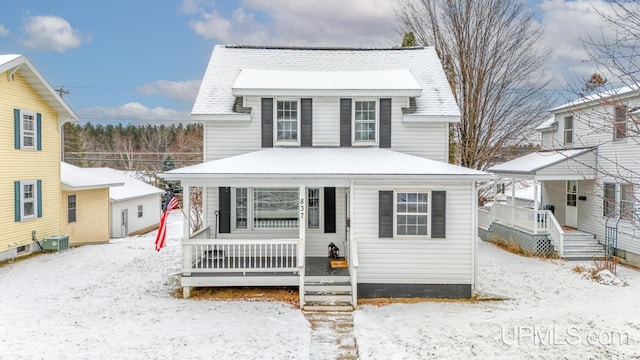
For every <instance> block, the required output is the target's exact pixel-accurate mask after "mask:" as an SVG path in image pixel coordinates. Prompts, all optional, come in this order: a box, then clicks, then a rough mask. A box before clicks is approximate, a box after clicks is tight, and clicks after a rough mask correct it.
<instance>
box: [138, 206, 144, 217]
mask: <svg viewBox="0 0 640 360" xmlns="http://www.w3.org/2000/svg"><path fill="white" fill-rule="evenodd" d="M143 216H144V208H143V206H142V205H138V217H139V218H141V217H143Z"/></svg>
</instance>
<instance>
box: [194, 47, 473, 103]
mask: <svg viewBox="0 0 640 360" xmlns="http://www.w3.org/2000/svg"><path fill="white" fill-rule="evenodd" d="M242 69H259V70H291V71H363V70H366V71H378V70H402V69H409V71H411V73H412V74H413V76H414V77H415V79H416V80H417V81H418V83H419V84H420V86H421V87H422V96H420V97H418V98H416V105H417V110H416V112H415V113H414V115H431V116H460V111H459V109H458V106H457V104H456V102H455V99H454V98H453V95H452V93H451V91H450V89H449V84H448V82H447V79H446V77H445V74H444V71H443V70H442V65H441V63H440V60H439V59H438V56H437V55H436V52H435V49H434V48H433V47H413V48H404V49H347V48H287V47H284V48H283V47H245V46H225V45H218V46H216V47H215V48H214V50H213V53H212V55H211V59H210V60H209V65H208V66H207V70H206V72H205V75H204V79H203V81H202V85H201V86H200V90H199V92H198V96H197V97H196V101H195V104H194V105H193V109H192V111H191V113H192V115H207V114H215V115H222V114H232V113H233V112H232V109H233V104H234V101H235V98H234V96H233V95H232V92H231V88H232V85H233V83H234V82H235V80H236V78H237V77H238V75H239V74H240V70H242Z"/></svg>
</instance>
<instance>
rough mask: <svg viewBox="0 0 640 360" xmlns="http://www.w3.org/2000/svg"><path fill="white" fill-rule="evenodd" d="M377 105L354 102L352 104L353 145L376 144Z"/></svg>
mask: <svg viewBox="0 0 640 360" xmlns="http://www.w3.org/2000/svg"><path fill="white" fill-rule="evenodd" d="M377 105H378V103H377V101H376V100H355V101H354V103H353V143H354V144H363V145H367V144H376V143H377V141H378V110H377V109H378V106H377Z"/></svg>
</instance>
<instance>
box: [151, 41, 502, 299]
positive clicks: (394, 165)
mask: <svg viewBox="0 0 640 360" xmlns="http://www.w3.org/2000/svg"><path fill="white" fill-rule="evenodd" d="M191 116H192V120H195V121H199V122H202V123H203V124H204V129H205V131H204V133H205V134H204V148H205V149H204V152H205V153H204V158H205V162H204V163H202V164H198V165H194V166H189V167H185V168H181V169H176V170H172V171H169V172H166V173H164V175H163V177H164V178H166V179H168V180H180V181H181V183H182V187H183V189H184V191H185V193H189V191H190V188H192V187H202V188H203V191H204V193H205V195H204V199H205V204H204V209H205V214H204V215H205V224H207V227H206V228H205V229H204V230H203V231H200V232H198V233H196V234H190V233H189V223H188V219H185V224H184V229H185V231H184V238H183V239H182V256H183V270H182V286H183V289H184V293H185V296H189V289H190V287H194V286H276V285H278V286H299V288H300V303H301V306H302V307H304V308H313V307H314V306H319V305H327V304H332V305H338V306H345V307H349V308H350V307H352V306H355V305H356V303H357V298H359V297H361V298H364V297H416V296H423V297H469V296H471V292H472V288H473V285H474V282H475V248H474V243H475V242H474V239H475V233H476V226H477V224H476V214H477V213H476V205H475V204H476V200H475V199H476V182H477V181H484V180H488V179H489V178H490V175H489V174H487V173H484V172H480V171H476V170H472V169H467V168H462V167H458V166H454V165H450V164H448V163H447V158H448V152H449V140H448V139H449V125H450V124H451V123H454V122H457V121H459V119H460V113H459V110H458V107H457V105H456V102H455V100H454V97H453V95H452V93H451V90H450V88H449V85H448V83H447V79H446V77H445V74H444V72H443V70H442V66H441V64H440V61H439V60H438V57H437V55H436V52H435V50H434V49H433V48H431V47H424V48H423V47H416V48H406V49H349V48H297V47H251V46H216V47H215V49H214V51H213V54H212V56H211V60H210V62H209V65H208V67H207V70H206V73H205V75H204V79H203V81H202V85H201V87H200V90H199V93H198V96H197V98H196V101H195V104H194V106H193V110H192V114H191ZM188 198H189V197H188V196H185V197H184V199H185V200H184V204H183V207H184V208H185V209H188V208H189V204H188V201H189V200H188ZM331 244H333V245H335V246H337V247H338V248H339V253H340V256H341V257H344V260H345V261H346V264H347V267H346V268H338V267H332V264H331V262H330V260H331V259H329V258H328V250H329V247H330V245H331ZM343 264H344V263H343Z"/></svg>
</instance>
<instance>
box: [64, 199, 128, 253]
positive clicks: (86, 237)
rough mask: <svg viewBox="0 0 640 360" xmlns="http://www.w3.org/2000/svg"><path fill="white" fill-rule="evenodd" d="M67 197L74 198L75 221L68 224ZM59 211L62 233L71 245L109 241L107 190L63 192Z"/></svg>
mask: <svg viewBox="0 0 640 360" xmlns="http://www.w3.org/2000/svg"><path fill="white" fill-rule="evenodd" d="M69 195H75V196H76V221H75V222H72V223H69V222H68V211H67V210H68V207H67V205H68V204H67V198H68V196H69ZM60 209H61V212H60V215H61V219H60V222H61V223H62V225H61V226H62V233H63V234H65V235H69V242H70V243H71V244H72V245H78V244H86V243H98V242H108V241H109V188H104V189H96V190H84V191H76V192H67V191H63V192H62V197H61V199H60ZM118 219H119V218H118Z"/></svg>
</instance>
